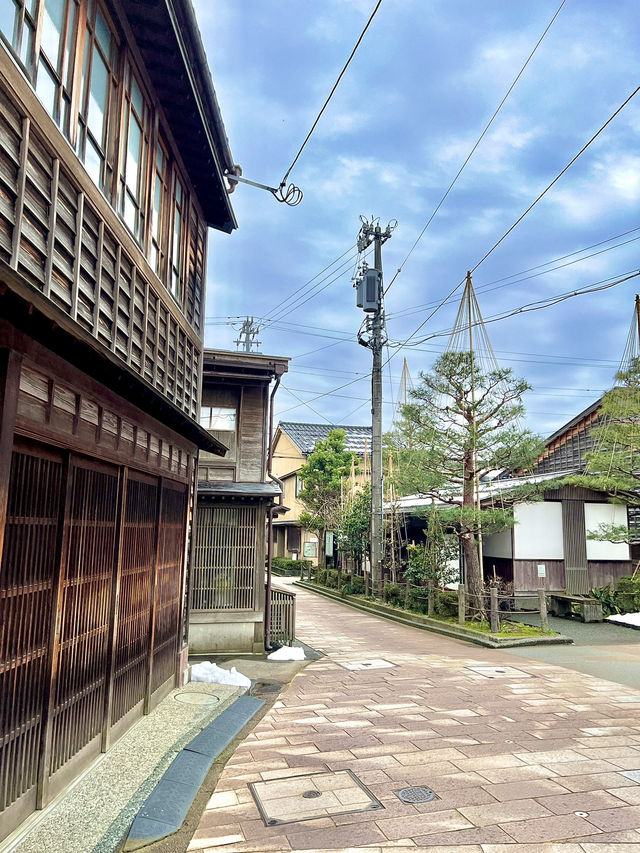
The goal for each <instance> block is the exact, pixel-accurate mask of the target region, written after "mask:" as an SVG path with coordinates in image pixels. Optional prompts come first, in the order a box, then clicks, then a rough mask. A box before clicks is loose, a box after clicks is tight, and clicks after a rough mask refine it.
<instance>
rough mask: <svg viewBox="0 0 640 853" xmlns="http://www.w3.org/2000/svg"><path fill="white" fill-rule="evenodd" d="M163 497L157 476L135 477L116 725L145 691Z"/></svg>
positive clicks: (125, 557) (129, 501)
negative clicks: (160, 497) (158, 517)
mask: <svg viewBox="0 0 640 853" xmlns="http://www.w3.org/2000/svg"><path fill="white" fill-rule="evenodd" d="M157 496H158V486H157V482H156V481H155V480H153V479H152V478H151V477H149V478H142V476H141V475H135V476H133V475H130V476H129V478H128V480H127V495H126V503H125V514H124V530H123V538H122V558H121V569H120V572H121V574H120V595H119V602H118V633H117V638H116V648H115V664H114V667H115V668H114V687H113V706H112V709H111V722H112V724H113V723H116V722H117V721H118V720H120V719H121V718H122V717H123V716H124V714H126V713H127V711H130V710H131V708H133V707H135V705H137V703H138V702H140V701H142V700H143V699H144V696H145V685H146V678H147V661H148V659H149V643H150V636H149V614H150V608H151V598H150V596H151V581H152V575H153V566H154V562H155V554H156V513H157V502H158V497H157Z"/></svg>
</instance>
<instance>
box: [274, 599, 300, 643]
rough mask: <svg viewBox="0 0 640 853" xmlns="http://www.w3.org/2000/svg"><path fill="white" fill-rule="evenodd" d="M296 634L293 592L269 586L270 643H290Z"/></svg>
mask: <svg viewBox="0 0 640 853" xmlns="http://www.w3.org/2000/svg"><path fill="white" fill-rule="evenodd" d="M295 635H296V595H295V593H294V592H288V591H287V590H284V589H280V588H278V587H271V636H270V640H271V642H272V643H282V644H283V645H291V643H293V641H294V639H295Z"/></svg>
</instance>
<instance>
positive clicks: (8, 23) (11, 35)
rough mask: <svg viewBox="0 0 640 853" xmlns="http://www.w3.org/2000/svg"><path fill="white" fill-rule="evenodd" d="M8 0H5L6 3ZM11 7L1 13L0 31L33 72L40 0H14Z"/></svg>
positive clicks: (27, 67)
mask: <svg viewBox="0 0 640 853" xmlns="http://www.w3.org/2000/svg"><path fill="white" fill-rule="evenodd" d="M4 5H7V3H6V0H5V4H4ZM8 5H9V9H5V10H3V12H2V13H1V14H0V32H2V34H3V35H4V36H5V38H6V39H7V41H8V42H9V44H10V45H11V47H12V48H13V49H14V50H15V52H16V53H17V54H18V56H19V57H20V59H21V61H22V64H23V65H24V66H25V68H26V69H27V70H28V71H29V73H30V74H31V73H33V64H34V56H33V51H34V43H35V37H36V21H37V19H38V0H13V2H11V3H9V4H8Z"/></svg>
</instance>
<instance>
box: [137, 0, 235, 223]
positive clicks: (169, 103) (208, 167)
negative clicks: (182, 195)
mask: <svg viewBox="0 0 640 853" xmlns="http://www.w3.org/2000/svg"><path fill="white" fill-rule="evenodd" d="M121 3H122V8H123V10H124V13H125V15H126V18H127V21H128V23H129V26H130V27H131V30H132V34H133V37H134V40H135V43H136V46H137V48H138V50H139V51H140V54H141V56H142V60H143V62H144V65H145V68H146V71H147V73H148V75H149V77H150V78H151V82H152V84H153V87H154V89H155V94H156V96H157V98H158V100H159V102H160V105H161V107H162V109H163V111H164V114H165V116H166V119H167V122H168V123H169V127H170V128H171V133H172V134H173V137H174V139H175V142H176V144H177V146H178V148H179V150H180V154H181V156H182V159H183V161H184V164H185V167H186V169H187V171H188V173H189V178H190V180H191V183H192V185H193V187H194V189H195V191H196V194H197V196H198V199H199V202H200V205H201V207H202V209H203V213H204V216H205V218H206V220H207V223H208V224H209V225H210V226H211V227H212V228H217V229H218V230H220V231H225V232H226V233H231V231H233V230H234V229H235V228H237V227H238V223H237V221H236V218H235V214H234V212H233V208H232V207H231V201H230V199H229V194H228V192H227V188H226V183H225V179H224V174H225V172H233V170H234V163H233V156H232V154H231V148H230V146H229V140H228V138H227V135H226V131H225V128H224V123H223V120H222V114H221V112H220V107H219V105H218V99H217V96H216V93H215V89H214V86H213V80H212V78H211V72H210V70H209V65H208V62H207V58H206V54H205V50H204V46H203V44H202V37H201V35H200V30H199V29H198V24H197V22H196V18H195V14H194V11H193V7H192V5H191V0H121Z"/></svg>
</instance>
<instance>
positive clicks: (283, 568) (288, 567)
mask: <svg viewBox="0 0 640 853" xmlns="http://www.w3.org/2000/svg"><path fill="white" fill-rule="evenodd" d="M310 567H311V560H292V559H291V558H290V557H273V559H272V560H271V568H272V570H273V571H274V572H275V574H282V575H290V576H293V575H299V574H300V573H301V572H302V570H303V569H304V572H305V574H307V572H308V571H309V568H310Z"/></svg>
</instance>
